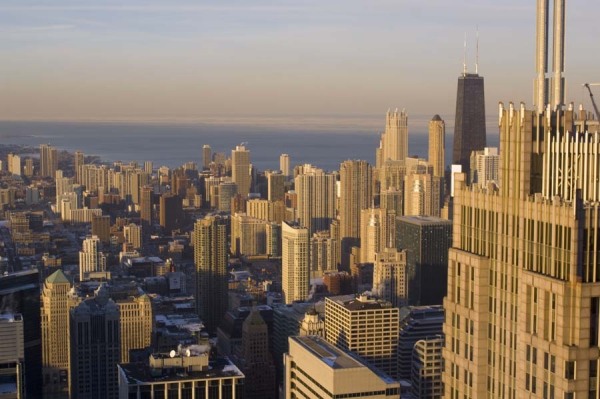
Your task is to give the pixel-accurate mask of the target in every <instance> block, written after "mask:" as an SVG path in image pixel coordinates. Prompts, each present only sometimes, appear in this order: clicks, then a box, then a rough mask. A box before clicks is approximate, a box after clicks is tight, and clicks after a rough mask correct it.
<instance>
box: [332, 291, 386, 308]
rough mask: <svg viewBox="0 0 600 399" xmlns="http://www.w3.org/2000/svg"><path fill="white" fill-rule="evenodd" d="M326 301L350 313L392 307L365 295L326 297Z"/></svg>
mask: <svg viewBox="0 0 600 399" xmlns="http://www.w3.org/2000/svg"><path fill="white" fill-rule="evenodd" d="M326 300H329V301H332V302H335V303H337V304H338V305H341V306H343V307H345V308H346V309H348V310H350V311H355V310H377V309H388V308H391V307H392V304H391V303H390V302H388V301H384V300H381V299H376V298H370V297H367V296H365V295H359V296H356V295H340V296H333V297H328V298H326Z"/></svg>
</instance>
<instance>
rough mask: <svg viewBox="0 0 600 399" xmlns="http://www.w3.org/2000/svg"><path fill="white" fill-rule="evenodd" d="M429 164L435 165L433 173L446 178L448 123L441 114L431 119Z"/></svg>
mask: <svg viewBox="0 0 600 399" xmlns="http://www.w3.org/2000/svg"><path fill="white" fill-rule="evenodd" d="M428 161H429V164H430V165H431V166H433V175H434V176H435V177H439V178H444V169H445V167H446V165H445V163H446V124H445V123H444V120H443V119H442V118H440V116H439V115H435V116H434V117H433V118H432V119H431V121H429V159H428Z"/></svg>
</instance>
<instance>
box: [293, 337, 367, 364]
mask: <svg viewBox="0 0 600 399" xmlns="http://www.w3.org/2000/svg"><path fill="white" fill-rule="evenodd" d="M290 339H292V340H294V341H296V342H297V343H298V344H300V345H302V346H303V347H304V348H305V349H306V350H308V351H310V352H311V353H312V354H313V355H315V356H316V357H318V358H319V359H320V360H321V361H322V362H323V363H325V364H327V365H328V366H329V367H331V368H332V369H351V368H357V367H366V366H365V365H364V364H361V363H360V362H359V361H358V360H357V359H355V358H353V357H351V356H350V355H348V354H347V353H346V352H344V351H342V350H340V349H338V348H337V347H335V346H333V345H331V344H330V343H328V342H327V341H324V340H323V339H321V338H319V337H316V336H303V337H290Z"/></svg>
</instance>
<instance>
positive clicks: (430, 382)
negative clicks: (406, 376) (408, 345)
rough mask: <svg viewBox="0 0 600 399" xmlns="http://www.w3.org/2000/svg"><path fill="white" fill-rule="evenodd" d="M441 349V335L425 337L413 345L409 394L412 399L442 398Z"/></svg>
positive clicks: (442, 361) (442, 363) (442, 344)
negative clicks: (410, 393)
mask: <svg viewBox="0 0 600 399" xmlns="http://www.w3.org/2000/svg"><path fill="white" fill-rule="evenodd" d="M443 347H444V336H443V335H435V336H431V337H427V338H425V339H421V340H419V341H417V343H416V344H415V346H414V348H413V356H412V364H411V378H410V385H411V392H412V396H413V397H414V398H427V399H442V398H443V397H444V385H443V384H442V371H443V369H444V360H443V358H442V348H443Z"/></svg>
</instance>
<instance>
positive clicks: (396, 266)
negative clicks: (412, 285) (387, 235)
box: [373, 248, 408, 308]
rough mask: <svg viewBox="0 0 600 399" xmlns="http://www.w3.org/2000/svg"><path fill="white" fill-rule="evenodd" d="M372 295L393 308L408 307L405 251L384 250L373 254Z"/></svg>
mask: <svg viewBox="0 0 600 399" xmlns="http://www.w3.org/2000/svg"><path fill="white" fill-rule="evenodd" d="M373 293H374V294H375V295H377V297H379V298H381V299H383V300H386V301H389V302H391V303H392V305H393V306H395V307H398V308H399V307H402V306H406V305H408V273H407V269H406V251H398V250H397V249H396V248H385V249H383V250H382V251H379V252H377V253H376V254H375V265H374V267H373Z"/></svg>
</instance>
